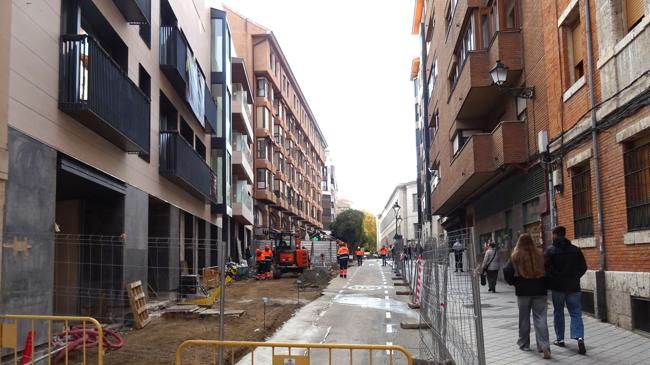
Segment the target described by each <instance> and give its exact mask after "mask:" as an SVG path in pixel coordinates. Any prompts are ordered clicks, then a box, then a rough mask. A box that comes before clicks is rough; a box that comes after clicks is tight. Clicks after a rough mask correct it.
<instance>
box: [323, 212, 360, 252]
mask: <svg viewBox="0 0 650 365" xmlns="http://www.w3.org/2000/svg"><path fill="white" fill-rule="evenodd" d="M330 228H331V229H332V235H334V237H337V238H338V239H340V240H342V241H344V242H346V243H349V244H353V245H357V244H360V243H362V242H363V239H364V231H363V212H361V211H359V210H355V209H348V210H345V211H343V212H341V213H340V214H337V215H336V218H335V219H334V222H332V225H331V226H330Z"/></svg>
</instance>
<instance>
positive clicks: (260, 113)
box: [226, 9, 327, 239]
mask: <svg viewBox="0 0 650 365" xmlns="http://www.w3.org/2000/svg"><path fill="white" fill-rule="evenodd" d="M226 11H227V13H228V20H229V23H230V26H231V29H232V34H233V42H234V45H235V49H236V51H237V54H238V55H240V56H241V57H242V58H243V59H244V60H245V61H246V64H247V72H248V75H249V78H250V79H249V81H250V83H251V85H254V86H253V88H254V102H253V108H254V113H253V115H254V116H253V120H254V126H255V128H254V133H255V145H254V148H253V152H254V157H255V158H254V168H255V188H254V193H253V196H254V198H255V207H254V217H255V218H254V221H255V226H256V228H257V229H256V232H255V237H256V238H258V239H263V238H268V233H269V232H271V231H272V230H294V231H296V232H299V233H300V234H302V235H303V236H304V235H306V234H307V233H309V232H314V231H316V230H318V229H321V228H322V227H323V224H322V222H321V221H322V214H323V208H322V197H321V181H322V179H323V176H322V174H323V171H324V169H325V150H326V148H327V142H326V141H325V138H324V136H323V134H322V132H321V130H320V128H319V126H318V123H317V121H316V118H315V117H314V115H313V113H312V111H311V109H310V108H309V104H308V103H307V100H306V98H305V96H304V94H303V93H302V90H301V89H300V86H299V85H298V81H297V80H296V78H295V76H294V74H293V72H292V71H291V67H290V65H289V62H288V61H287V59H286V57H285V55H284V53H283V52H282V49H281V48H280V45H279V43H278V41H277V39H276V38H275V36H274V34H273V32H272V31H270V30H269V29H266V28H264V27H262V26H261V25H259V24H257V23H255V22H253V21H252V20H250V19H247V18H246V17H244V16H242V15H240V14H238V13H236V12H234V11H232V10H231V9H226Z"/></svg>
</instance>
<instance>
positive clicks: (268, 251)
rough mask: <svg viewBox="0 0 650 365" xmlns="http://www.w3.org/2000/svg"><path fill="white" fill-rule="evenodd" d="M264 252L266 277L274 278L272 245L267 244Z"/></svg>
mask: <svg viewBox="0 0 650 365" xmlns="http://www.w3.org/2000/svg"><path fill="white" fill-rule="evenodd" d="M262 254H263V255H264V279H273V274H271V266H272V262H273V251H271V246H269V245H265V246H264V252H262Z"/></svg>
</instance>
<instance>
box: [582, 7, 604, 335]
mask: <svg viewBox="0 0 650 365" xmlns="http://www.w3.org/2000/svg"><path fill="white" fill-rule="evenodd" d="M590 8H591V6H590V0H585V32H586V33H587V73H588V79H589V107H590V109H591V149H592V154H593V159H594V164H593V169H594V180H595V192H596V216H597V225H598V245H599V246H598V247H599V255H598V262H599V266H600V267H599V269H598V271H597V272H596V304H597V313H596V315H597V317H598V319H600V320H601V321H603V322H604V321H607V292H606V290H607V289H606V286H605V271H606V270H607V260H606V255H605V254H606V248H605V224H604V222H603V197H602V190H601V184H600V158H599V154H598V129H597V124H598V123H597V122H598V119H597V116H596V90H595V85H594V62H593V59H594V49H593V41H592V29H591V9H590Z"/></svg>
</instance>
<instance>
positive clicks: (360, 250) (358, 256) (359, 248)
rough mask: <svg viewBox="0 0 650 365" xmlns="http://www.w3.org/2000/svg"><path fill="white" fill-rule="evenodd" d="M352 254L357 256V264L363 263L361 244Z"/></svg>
mask: <svg viewBox="0 0 650 365" xmlns="http://www.w3.org/2000/svg"><path fill="white" fill-rule="evenodd" d="M354 254H355V255H356V256H357V265H359V266H361V265H363V254H364V252H363V248H361V246H359V247H357V251H356V252H355V253H354Z"/></svg>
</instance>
